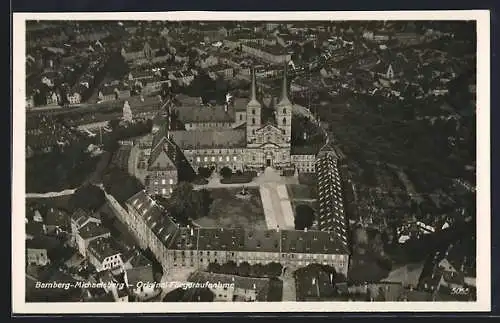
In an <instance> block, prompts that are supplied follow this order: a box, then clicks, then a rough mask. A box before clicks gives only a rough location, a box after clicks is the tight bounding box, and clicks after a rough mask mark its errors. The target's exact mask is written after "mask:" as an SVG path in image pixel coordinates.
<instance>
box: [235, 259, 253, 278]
mask: <svg viewBox="0 0 500 323" xmlns="http://www.w3.org/2000/svg"><path fill="white" fill-rule="evenodd" d="M238 275H239V276H244V277H246V276H249V275H250V264H249V263H248V262H246V261H244V262H242V263H241V264H240V265H239V266H238Z"/></svg>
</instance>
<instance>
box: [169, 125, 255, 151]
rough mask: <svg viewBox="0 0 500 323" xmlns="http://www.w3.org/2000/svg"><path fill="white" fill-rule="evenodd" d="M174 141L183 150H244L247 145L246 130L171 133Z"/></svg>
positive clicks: (180, 131)
mask: <svg viewBox="0 0 500 323" xmlns="http://www.w3.org/2000/svg"><path fill="white" fill-rule="evenodd" d="M170 135H171V137H172V140H173V141H174V142H175V143H176V144H177V145H178V146H179V147H180V148H181V149H201V148H242V147H245V145H246V131H245V129H237V130H234V129H224V130H222V129H220V130H217V129H210V130H190V131H185V130H178V131H171V132H170Z"/></svg>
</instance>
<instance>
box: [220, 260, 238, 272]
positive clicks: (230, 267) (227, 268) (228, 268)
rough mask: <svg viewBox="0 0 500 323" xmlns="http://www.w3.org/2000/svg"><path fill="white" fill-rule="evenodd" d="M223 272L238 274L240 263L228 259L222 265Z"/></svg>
mask: <svg viewBox="0 0 500 323" xmlns="http://www.w3.org/2000/svg"><path fill="white" fill-rule="evenodd" d="M221 273H224V274H228V275H236V274H237V273H238V265H236V263H235V262H234V261H228V262H226V263H225V264H223V265H222V267H221Z"/></svg>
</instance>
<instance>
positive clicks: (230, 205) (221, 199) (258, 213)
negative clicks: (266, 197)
mask: <svg viewBox="0 0 500 323" xmlns="http://www.w3.org/2000/svg"><path fill="white" fill-rule="evenodd" d="M240 191H241V189H239V188H231V189H229V188H228V189H226V188H217V189H211V190H210V196H211V197H212V198H213V202H212V205H211V206H210V211H209V214H208V216H205V217H202V218H199V219H197V220H196V221H195V222H196V223H197V224H199V225H200V226H202V227H223V228H254V229H262V230H263V229H267V225H266V218H265V215H264V209H263V207H262V202H261V199H260V193H259V190H258V189H254V188H248V190H247V191H248V193H249V194H250V197H249V198H248V199H242V198H238V197H236V194H237V193H238V192H240Z"/></svg>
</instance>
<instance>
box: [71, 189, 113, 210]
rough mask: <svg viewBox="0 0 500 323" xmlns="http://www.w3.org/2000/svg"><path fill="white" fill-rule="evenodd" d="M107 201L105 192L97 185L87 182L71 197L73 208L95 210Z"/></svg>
mask: <svg viewBox="0 0 500 323" xmlns="http://www.w3.org/2000/svg"><path fill="white" fill-rule="evenodd" d="M104 202H105V196H104V192H103V191H102V190H101V189H100V188H99V187H97V186H94V185H92V184H86V185H83V186H81V187H79V188H78V189H77V190H76V191H75V193H73V195H72V196H71V198H70V201H69V205H70V207H71V208H72V209H75V210H76V209H84V210H88V211H91V212H93V211H95V210H97V209H98V208H100V207H101V206H102V205H103V204H104Z"/></svg>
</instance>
